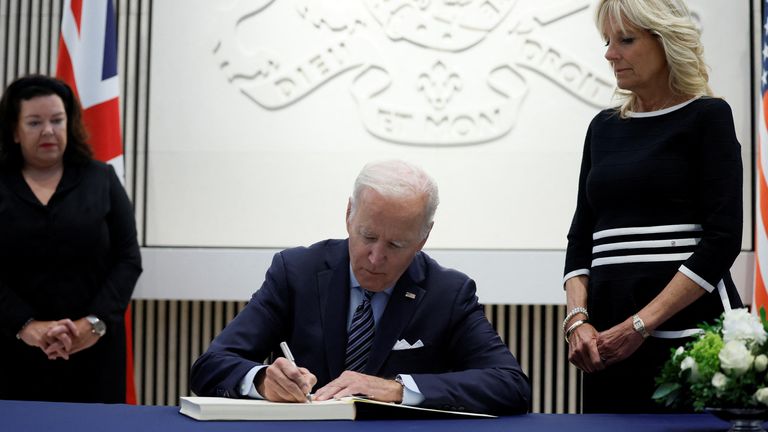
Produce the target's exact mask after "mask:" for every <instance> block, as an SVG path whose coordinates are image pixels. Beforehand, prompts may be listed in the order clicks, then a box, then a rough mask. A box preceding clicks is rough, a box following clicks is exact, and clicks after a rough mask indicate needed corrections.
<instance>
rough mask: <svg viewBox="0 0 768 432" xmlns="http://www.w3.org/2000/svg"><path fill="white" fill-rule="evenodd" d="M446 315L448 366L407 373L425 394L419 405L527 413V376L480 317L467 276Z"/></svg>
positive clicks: (528, 391)
mask: <svg viewBox="0 0 768 432" xmlns="http://www.w3.org/2000/svg"><path fill="white" fill-rule="evenodd" d="M446 313H449V311H446ZM450 314H451V319H450V327H449V328H450V329H451V334H450V337H449V338H448V344H449V346H448V347H447V350H446V351H447V352H449V353H450V355H451V357H452V362H453V365H452V370H453V371H452V372H446V373H436V374H412V375H411V377H412V378H413V379H414V381H416V384H417V385H418V386H419V390H420V391H421V393H422V394H423V395H424V398H425V399H424V401H423V402H422V403H421V405H420V406H424V407H428V408H437V409H447V410H462V411H463V410H466V411H471V412H479V413H489V414H499V415H504V414H522V413H525V412H527V411H528V410H529V408H530V404H531V386H530V383H529V381H528V378H527V377H526V376H525V373H523V371H522V369H521V368H520V365H519V364H518V363H517V360H515V357H514V356H513V355H512V353H510V352H509V349H508V348H507V346H506V345H504V343H503V342H502V341H501V338H500V337H499V335H498V334H497V333H496V331H495V330H494V329H493V327H491V324H490V323H489V322H488V319H487V318H486V317H485V314H484V313H483V308H482V306H481V305H480V304H479V303H478V301H477V296H476V295H475V282H474V281H473V280H471V279H469V278H467V280H466V282H465V284H464V286H463V287H461V289H460V290H459V291H458V294H457V295H456V298H455V299H454V304H453V306H452V310H451V311H450Z"/></svg>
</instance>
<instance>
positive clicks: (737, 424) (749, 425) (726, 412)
mask: <svg viewBox="0 0 768 432" xmlns="http://www.w3.org/2000/svg"><path fill="white" fill-rule="evenodd" d="M707 411H708V412H710V413H711V414H712V415H714V416H715V417H717V418H719V419H721V420H724V421H727V422H730V423H731V428H730V429H728V432H742V431H750V432H765V429H763V422H765V421H766V420H768V410H765V409H755V408H707Z"/></svg>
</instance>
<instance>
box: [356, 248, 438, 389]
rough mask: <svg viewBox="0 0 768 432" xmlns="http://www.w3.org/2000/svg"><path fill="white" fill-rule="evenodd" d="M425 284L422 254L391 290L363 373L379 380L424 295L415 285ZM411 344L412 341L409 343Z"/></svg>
mask: <svg viewBox="0 0 768 432" xmlns="http://www.w3.org/2000/svg"><path fill="white" fill-rule="evenodd" d="M423 280H424V267H423V259H422V256H421V254H417V255H416V258H414V260H413V262H411V265H410V267H409V268H408V270H407V271H406V272H405V273H403V275H402V276H400V279H399V280H398V281H397V284H395V289H394V290H392V295H391V297H390V298H389V303H388V304H387V308H386V309H385V310H384V314H383V315H382V316H381V319H380V322H379V323H378V324H377V325H376V335H375V336H374V339H373V346H372V347H371V354H370V356H369V357H368V364H367V365H366V366H365V373H366V374H368V375H376V376H378V373H379V371H380V370H381V366H382V365H383V364H384V361H386V359H387V357H389V353H390V352H391V351H392V347H393V346H394V345H395V342H397V340H398V338H399V337H400V335H401V334H402V332H403V329H405V327H406V326H407V325H408V323H410V322H411V318H412V317H413V314H414V313H415V312H416V309H417V308H418V306H419V303H421V300H422V299H423V298H424V295H425V293H426V291H425V290H424V289H423V288H421V287H420V286H419V285H418V284H419V283H421V282H422V281H423ZM411 342H414V341H411Z"/></svg>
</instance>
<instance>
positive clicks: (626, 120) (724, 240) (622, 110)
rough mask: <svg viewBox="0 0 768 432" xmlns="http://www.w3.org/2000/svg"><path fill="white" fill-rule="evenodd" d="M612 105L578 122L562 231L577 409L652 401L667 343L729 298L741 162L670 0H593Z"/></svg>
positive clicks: (696, 43)
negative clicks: (612, 81)
mask: <svg viewBox="0 0 768 432" xmlns="http://www.w3.org/2000/svg"><path fill="white" fill-rule="evenodd" d="M596 22H597V27H598V29H599V30H600V31H601V33H602V35H603V37H604V39H605V42H606V52H605V58H606V59H607V60H608V62H609V63H610V65H611V67H612V69H613V72H614V74H615V77H616V82H617V86H618V90H617V94H618V95H619V96H620V97H621V98H622V104H621V106H619V107H617V108H613V109H608V110H604V111H602V112H601V113H599V114H598V115H597V116H596V117H595V118H594V119H593V120H592V123H591V124H590V126H589V129H588V131H587V136H586V140H585V143H584V153H583V159H582V165H581V174H580V178H579V191H578V198H577V207H576V211H575V214H574V217H573V222H572V224H571V228H570V231H569V233H568V249H567V253H566V265H565V277H564V283H565V290H566V296H567V305H568V306H567V308H568V311H569V312H568V314H567V316H566V320H565V322H563V330H564V332H565V336H566V340H567V341H568V342H569V344H570V345H569V360H570V361H571V363H573V364H574V365H575V366H577V367H578V368H580V369H581V370H582V371H584V372H585V374H584V384H583V390H584V393H583V410H584V412H657V411H663V410H664V408H663V407H662V406H661V405H657V404H655V403H654V402H653V401H652V399H651V395H652V394H653V390H654V387H655V383H654V377H655V376H656V375H657V374H658V372H659V370H660V368H661V365H662V364H663V363H664V361H665V360H666V359H668V358H669V355H670V348H673V347H677V346H680V345H682V344H683V343H684V342H685V341H686V340H687V338H690V337H691V336H693V335H695V334H696V333H697V331H698V330H697V324H698V323H700V322H702V321H712V320H714V319H715V318H717V317H718V316H719V315H720V314H721V313H722V312H723V310H725V309H729V308H733V307H740V306H741V305H742V304H741V300H740V299H739V295H738V292H737V291H736V288H735V286H734V284H733V281H732V280H731V277H730V274H729V269H730V267H731V265H732V264H733V262H734V260H735V259H736V257H737V256H738V254H739V252H740V248H741V235H742V234H741V232H742V163H741V148H740V145H739V143H738V141H737V140H736V135H735V131H734V126H733V117H732V114H731V109H730V107H729V106H728V104H727V103H726V102H725V101H723V100H722V99H719V98H714V97H712V91H711V90H710V88H709V85H708V83H707V82H708V73H707V66H706V64H705V63H704V59H703V49H702V47H701V42H700V38H699V31H698V29H697V28H696V26H695V24H694V23H693V21H692V20H691V16H690V13H689V11H688V9H687V7H686V5H685V4H684V3H683V1H682V0H601V1H600V2H599V4H598V8H597V16H596Z"/></svg>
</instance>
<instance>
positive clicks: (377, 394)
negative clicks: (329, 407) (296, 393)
mask: <svg viewBox="0 0 768 432" xmlns="http://www.w3.org/2000/svg"><path fill="white" fill-rule="evenodd" d="M345 396H363V397H367V398H368V399H374V400H377V401H382V402H396V403H400V402H402V401H403V386H402V385H400V383H398V382H397V381H395V380H388V379H384V378H379V377H375V376H371V375H364V374H361V373H358V372H352V371H344V372H343V373H342V374H341V375H339V377H338V378H336V379H335V380H333V381H331V382H329V383H328V384H326V385H325V386H324V387H323V388H321V389H320V390H318V391H316V392H315V395H314V400H318V401H323V400H328V399H339V398H342V397H345Z"/></svg>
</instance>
